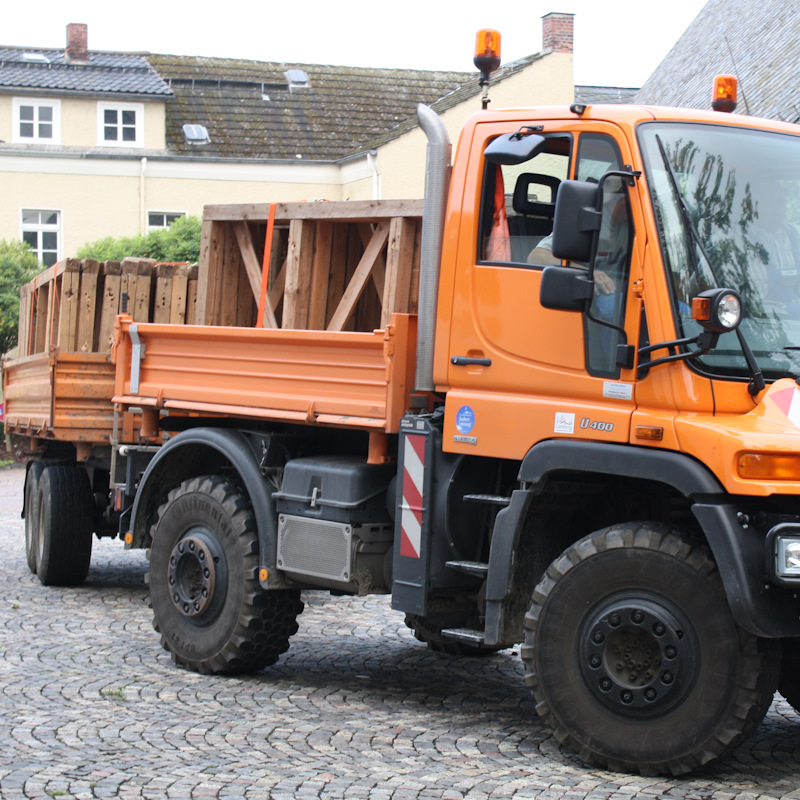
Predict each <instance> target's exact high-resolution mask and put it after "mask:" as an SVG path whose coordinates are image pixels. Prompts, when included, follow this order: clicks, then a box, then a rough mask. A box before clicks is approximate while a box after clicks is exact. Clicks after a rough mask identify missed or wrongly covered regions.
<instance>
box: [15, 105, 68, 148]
mask: <svg viewBox="0 0 800 800" xmlns="http://www.w3.org/2000/svg"><path fill="white" fill-rule="evenodd" d="M13 107H14V136H13V141H14V142H16V143H19V144H22V143H25V142H29V143H31V144H59V143H60V141H61V101H60V100H39V99H33V98H30V97H15V98H14V103H13Z"/></svg>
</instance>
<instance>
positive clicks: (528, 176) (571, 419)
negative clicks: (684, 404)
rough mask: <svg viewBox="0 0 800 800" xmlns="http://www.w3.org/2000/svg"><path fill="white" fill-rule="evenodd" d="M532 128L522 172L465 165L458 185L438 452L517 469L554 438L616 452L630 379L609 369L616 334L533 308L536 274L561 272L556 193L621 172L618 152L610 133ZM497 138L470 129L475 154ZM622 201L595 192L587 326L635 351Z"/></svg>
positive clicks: (629, 230) (629, 401)
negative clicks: (458, 221) (569, 182)
mask: <svg viewBox="0 0 800 800" xmlns="http://www.w3.org/2000/svg"><path fill="white" fill-rule="evenodd" d="M517 127H519V126H518V125H517ZM481 128H486V130H485V132H484V131H481ZM542 128H543V130H542V133H541V134H540V135H543V136H544V137H545V140H546V141H545V143H544V146H543V148H542V149H540V150H539V151H538V152H537V154H536V155H535V156H534V157H533V158H531V159H530V160H529V161H526V162H525V163H523V164H521V165H514V166H507V165H498V164H494V163H489V162H488V161H487V160H485V159H477V158H475V159H473V163H472V165H471V167H470V168H471V169H473V170H475V171H476V173H475V175H474V176H473V178H474V180H467V181H466V185H467V186H470V185H474V186H476V187H478V188H477V190H476V196H474V197H468V196H466V195H465V197H464V198H463V203H464V205H465V206H469V208H467V207H465V208H464V209H463V211H462V225H461V234H460V239H459V244H458V255H457V262H458V263H457V266H456V270H455V274H454V275H455V280H454V284H453V287H452V298H453V300H452V305H451V309H452V311H451V314H452V316H451V320H450V326H449V332H450V338H449V352H448V372H447V377H448V385H449V391H448V395H447V401H446V407H445V411H446V413H445V442H444V444H445V447H446V448H448V449H450V448H452V450H453V451H455V452H464V453H472V454H475V455H492V456H497V457H507V458H521V457H522V456H523V455H524V454H525V452H526V451H527V450H528V448H529V447H531V446H532V445H533V444H535V443H536V442H538V441H541V440H543V439H548V438H553V437H554V436H555V437H573V438H588V439H599V440H604V441H615V442H624V441H628V436H629V425H630V415H631V413H632V411H633V408H634V372H633V370H630V369H622V368H621V367H619V366H618V365H617V345H618V344H620V343H621V342H622V340H621V338H620V336H619V334H618V332H617V331H615V330H614V329H612V328H610V327H608V326H605V325H603V324H601V323H598V322H593V321H591V320H590V319H588V318H587V317H586V316H585V315H583V314H575V313H570V312H564V311H554V310H549V309H545V308H542V306H541V305H540V303H539V285H540V281H541V274H542V269H543V267H544V266H545V265H547V264H555V263H561V262H559V261H557V260H556V259H555V258H554V257H553V255H552V253H551V252H550V233H551V231H552V224H553V212H554V203H555V198H556V196H557V193H558V186H559V184H560V182H561V181H563V180H565V179H566V178H577V179H580V180H599V179H600V178H601V177H602V175H603V174H604V173H605V172H607V171H609V170H619V169H623V168H624V165H625V164H630V163H631V161H630V157H629V153H627V152H624V151H623V148H624V145H625V143H624V140H622V139H621V137H615V136H614V135H613V127H612V126H610V125H604V124H600V123H597V124H594V125H592V126H591V127H589V128H587V129H586V130H583V129H582V130H581V131H580V132H577V131H575V130H570V129H569V128H568V127H567V126H566V125H564V124H562V125H561V128H560V129H559V125H558V124H553V123H549V124H545V125H543V126H542ZM515 129H516V128H514V129H513V130H515ZM500 132H501V131H500V126H499V125H498V124H497V123H494V124H492V125H485V126H481V125H479V126H478V130H477V133H478V134H482V136H478V135H476V140H477V142H478V143H477V147H482V148H485V146H486V145H487V144H488V143H489V142H490V141H492V140H493V139H494V138H495V137H496V136H497V134H498V133H500ZM502 132H503V133H510V132H512V130H509V129H508V128H506V129H505V130H502ZM633 202H634V199H633V198H632V192H631V190H630V189H629V188H628V186H627V183H626V182H625V181H624V180H621V179H619V178H612V179H608V180H607V181H606V182H605V183H604V203H603V225H602V229H601V232H600V241H599V246H598V256H597V262H596V270H595V277H596V284H595V296H594V300H593V302H592V307H591V312H592V313H591V316H593V317H595V318H596V319H600V320H605V321H608V322H613V323H615V324H617V325H619V326H624V327H625V329H626V333H627V338H628V341H633V342H635V341H636V336H637V335H638V315H637V313H636V311H635V310H634V309H633V308H632V306H633V305H635V304H634V303H631V302H629V298H630V297H631V293H630V288H629V287H630V281H631V275H632V273H637V272H638V271H639V270H640V260H641V256H640V254H639V252H638V247H637V243H636V242H635V239H634V237H633V222H632V220H633V216H632V203H633ZM471 204H474V205H471Z"/></svg>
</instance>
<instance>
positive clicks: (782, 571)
mask: <svg viewBox="0 0 800 800" xmlns="http://www.w3.org/2000/svg"><path fill="white" fill-rule="evenodd" d="M767 543H768V545H769V547H770V548H771V551H772V562H773V568H774V570H775V577H777V578H779V579H782V580H788V581H792V582H794V581H800V525H793V524H790V523H781V524H780V525H776V526H775V527H774V528H773V529H772V530H771V531H770V532H769V533H768V534H767Z"/></svg>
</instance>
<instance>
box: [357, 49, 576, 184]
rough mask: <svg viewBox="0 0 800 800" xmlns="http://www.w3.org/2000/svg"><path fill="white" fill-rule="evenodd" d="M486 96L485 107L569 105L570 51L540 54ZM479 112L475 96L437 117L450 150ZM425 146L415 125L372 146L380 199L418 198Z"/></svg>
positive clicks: (422, 181) (572, 93) (571, 91)
mask: <svg viewBox="0 0 800 800" xmlns="http://www.w3.org/2000/svg"><path fill="white" fill-rule="evenodd" d="M489 97H490V99H491V103H490V104H489V109H490V110H493V109H501V108H520V107H529V106H549V105H564V104H567V105H568V104H570V103H572V102H573V100H574V97H575V85H574V83H573V71H572V55H571V54H567V53H551V54H549V55H546V56H542V58H540V59H538V60H537V61H534V62H533V63H532V64H531V65H530V66H529V67H528V68H527V69H525V70H523V71H521V72H519V73H517V74H516V75H513V76H511V77H510V78H507V79H506V80H504V81H502V82H501V83H499V84H497V85H496V86H490V88H489ZM480 110H481V99H480V97H479V96H475V97H473V98H471V99H469V100H467V101H466V102H465V103H461V104H460V105H458V106H456V107H454V108H452V109H450V110H449V111H446V112H444V113H443V114H442V115H441V118H442V121H443V122H444V124H445V127H446V128H447V131H448V133H449V135H450V141H451V142H452V144H453V151H454V152H455V146H456V144H457V142H458V135H459V132H460V131H461V128H462V127H463V125H464V121H465V120H466V119H467V117H469V116H471V115H472V114H474V113H476V112H478V111H480ZM426 148H427V138H426V136H425V134H424V133H423V131H422V130H421V129H420V128H415V129H413V130H412V131H409V133H407V134H405V135H404V136H400V137H398V138H397V139H394V140H393V141H391V142H389V143H387V144H386V145H384V146H383V147H381V148H380V149H379V150H378V163H379V169H380V173H381V189H382V193H381V197H382V198H383V199H403V198H419V197H422V196H423V194H424V191H425V153H426ZM347 188H348V187H345V191H347Z"/></svg>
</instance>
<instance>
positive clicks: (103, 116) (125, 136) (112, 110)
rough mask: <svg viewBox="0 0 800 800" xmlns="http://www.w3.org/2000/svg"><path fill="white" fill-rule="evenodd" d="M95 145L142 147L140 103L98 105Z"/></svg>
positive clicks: (142, 113)
mask: <svg viewBox="0 0 800 800" xmlns="http://www.w3.org/2000/svg"><path fill="white" fill-rule="evenodd" d="M97 122H98V132H97V144H99V145H104V146H112V147H144V105H143V104H142V103H98V104H97Z"/></svg>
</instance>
